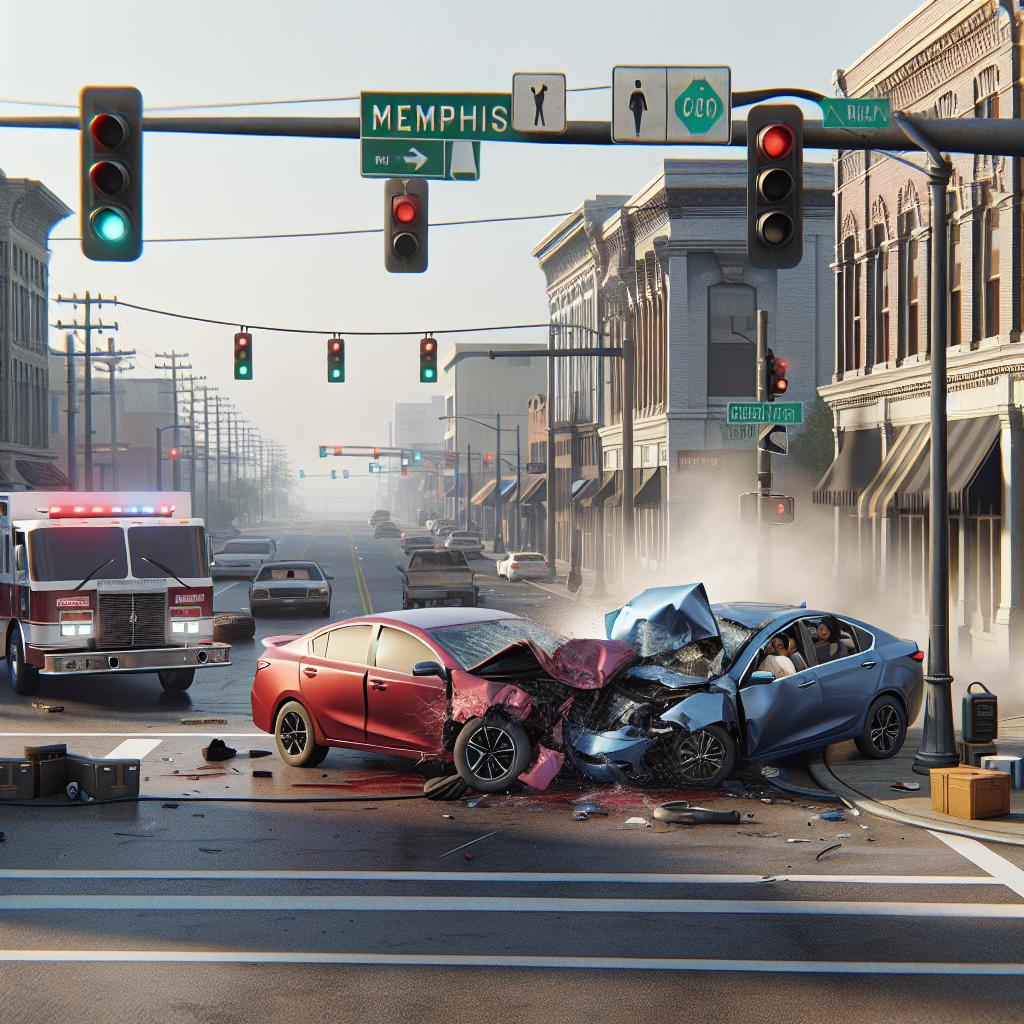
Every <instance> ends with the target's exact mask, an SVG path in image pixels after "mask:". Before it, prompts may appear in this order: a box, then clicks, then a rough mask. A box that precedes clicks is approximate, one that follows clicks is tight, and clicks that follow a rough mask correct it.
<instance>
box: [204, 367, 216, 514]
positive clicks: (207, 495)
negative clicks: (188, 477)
mask: <svg viewBox="0 0 1024 1024" xmlns="http://www.w3.org/2000/svg"><path fill="white" fill-rule="evenodd" d="M216 390H217V389H216V388H211V387H210V386H209V385H208V384H204V385H203V518H204V519H205V520H206V522H207V525H209V521H210V392H211V391H216Z"/></svg>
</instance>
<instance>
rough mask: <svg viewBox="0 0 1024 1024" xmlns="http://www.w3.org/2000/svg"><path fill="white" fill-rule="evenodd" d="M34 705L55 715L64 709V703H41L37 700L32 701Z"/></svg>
mask: <svg viewBox="0 0 1024 1024" xmlns="http://www.w3.org/2000/svg"><path fill="white" fill-rule="evenodd" d="M32 707H34V708H38V709H39V710H40V711H48V712H49V713H50V714H51V715H55V714H57V713H58V712H59V711H63V710H64V705H63V704H41V703H40V702H39V701H36V700H34V701H32Z"/></svg>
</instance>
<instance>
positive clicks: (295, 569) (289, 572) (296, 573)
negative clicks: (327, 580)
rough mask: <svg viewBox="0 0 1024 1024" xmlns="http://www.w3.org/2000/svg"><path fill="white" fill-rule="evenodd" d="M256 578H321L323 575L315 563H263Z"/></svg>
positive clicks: (264, 579) (263, 579)
mask: <svg viewBox="0 0 1024 1024" xmlns="http://www.w3.org/2000/svg"><path fill="white" fill-rule="evenodd" d="M256 579H257V580H262V581H266V580H322V579H323V576H322V575H321V573H320V570H319V569H318V568H317V567H316V566H315V565H265V566H264V567H263V568H262V569H260V572H259V575H258V576H257V577H256Z"/></svg>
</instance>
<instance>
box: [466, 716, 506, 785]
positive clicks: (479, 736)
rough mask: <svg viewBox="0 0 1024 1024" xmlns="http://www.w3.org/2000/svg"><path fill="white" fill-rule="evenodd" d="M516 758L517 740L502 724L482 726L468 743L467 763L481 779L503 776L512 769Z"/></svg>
mask: <svg viewBox="0 0 1024 1024" xmlns="http://www.w3.org/2000/svg"><path fill="white" fill-rule="evenodd" d="M515 759H516V745H515V741H514V740H513V739H512V737H511V736H510V735H509V734H508V733H507V732H506V731H505V730H504V729H502V728H501V727H500V726H496V725H484V726H481V727H480V728H479V729H477V730H476V731H475V732H474V733H473V735H472V736H470V737H469V740H468V741H467V743H466V764H467V765H468V766H469V770H470V771H471V772H472V773H473V774H474V775H476V776H477V777H478V778H481V779H487V780H489V781H491V782H493V781H494V780H495V779H500V778H502V777H503V776H504V775H507V774H508V773H509V771H511V769H512V765H513V764H515Z"/></svg>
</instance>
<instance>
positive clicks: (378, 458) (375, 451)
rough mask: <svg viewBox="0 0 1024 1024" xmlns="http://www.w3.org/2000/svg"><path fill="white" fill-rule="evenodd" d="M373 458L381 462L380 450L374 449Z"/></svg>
mask: <svg viewBox="0 0 1024 1024" xmlns="http://www.w3.org/2000/svg"><path fill="white" fill-rule="evenodd" d="M373 458H374V461H380V449H379V448H374V449H373Z"/></svg>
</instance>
